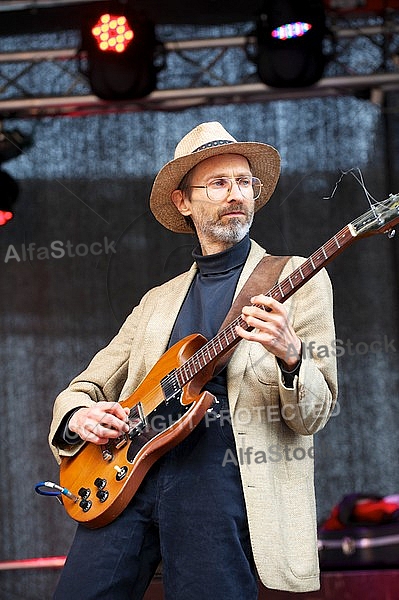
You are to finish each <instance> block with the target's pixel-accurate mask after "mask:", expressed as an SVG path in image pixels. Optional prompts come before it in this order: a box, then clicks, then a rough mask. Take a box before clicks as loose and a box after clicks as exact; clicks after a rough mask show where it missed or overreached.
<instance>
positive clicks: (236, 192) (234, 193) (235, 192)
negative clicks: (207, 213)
mask: <svg viewBox="0 0 399 600" xmlns="http://www.w3.org/2000/svg"><path fill="white" fill-rule="evenodd" d="M230 184H231V188H230V191H229V193H228V195H227V200H228V201H229V202H231V201H232V200H235V199H236V198H237V197H239V196H241V198H245V196H244V194H243V193H242V191H241V188H240V186H239V185H238V181H236V180H235V179H230Z"/></svg>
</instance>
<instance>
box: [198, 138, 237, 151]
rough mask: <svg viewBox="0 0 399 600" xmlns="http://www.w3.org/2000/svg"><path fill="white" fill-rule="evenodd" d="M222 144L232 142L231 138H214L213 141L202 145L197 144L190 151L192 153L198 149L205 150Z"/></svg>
mask: <svg viewBox="0 0 399 600" xmlns="http://www.w3.org/2000/svg"><path fill="white" fill-rule="evenodd" d="M224 144H233V141H232V140H214V141H213V142H208V143H207V144H203V145H202V146H199V147H198V148H196V149H195V150H193V151H192V154H194V152H199V151H200V150H205V149H206V148H214V147H215V146H223V145H224Z"/></svg>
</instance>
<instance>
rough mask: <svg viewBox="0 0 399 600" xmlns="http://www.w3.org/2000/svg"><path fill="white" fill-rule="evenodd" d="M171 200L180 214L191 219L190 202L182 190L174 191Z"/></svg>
mask: <svg viewBox="0 0 399 600" xmlns="http://www.w3.org/2000/svg"><path fill="white" fill-rule="evenodd" d="M171 198H172V202H173V204H174V205H175V206H176V208H177V210H178V211H179V213H181V214H182V215H183V216H184V217H189V216H190V215H191V208H190V202H189V200H188V199H187V197H186V195H185V194H184V192H182V190H174V191H173V192H172V196H171Z"/></svg>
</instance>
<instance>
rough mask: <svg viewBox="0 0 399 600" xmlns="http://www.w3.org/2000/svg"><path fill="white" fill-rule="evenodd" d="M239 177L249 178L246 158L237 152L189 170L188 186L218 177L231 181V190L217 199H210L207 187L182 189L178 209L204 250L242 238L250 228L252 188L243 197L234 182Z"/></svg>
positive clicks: (222, 155)
mask: <svg viewBox="0 0 399 600" xmlns="http://www.w3.org/2000/svg"><path fill="white" fill-rule="evenodd" d="M239 177H249V178H251V177H252V173H251V170H250V168H249V164H248V161H247V159H246V158H244V157H243V156H241V155H239V154H221V155H218V156H214V157H211V158H208V159H206V160H204V161H202V162H200V163H199V164H198V165H197V166H196V167H194V168H193V169H192V171H191V172H190V177H189V186H206V185H209V184H211V182H215V180H218V179H219V178H230V179H231V184H232V185H231V191H230V193H227V192H226V194H222V195H221V197H220V199H219V200H218V201H216V202H215V201H212V200H210V199H209V197H208V194H209V193H210V190H209V188H208V194H207V190H206V188H196V187H189V188H188V190H187V191H185V192H183V197H182V200H181V206H180V207H179V206H178V208H179V210H180V212H182V214H184V215H185V216H190V217H191V218H192V220H193V223H194V226H195V229H196V231H197V235H198V238H199V241H200V243H201V246H202V249H203V252H204V253H212V252H218V251H221V250H223V249H226V248H228V247H230V246H232V245H233V244H235V243H237V242H239V241H240V240H242V239H243V237H244V236H245V235H246V234H247V233H248V231H249V228H250V226H251V224H252V221H253V216H254V206H255V202H254V200H253V197H252V195H253V194H252V188H251V187H250V188H249V189H246V191H245V196H246V197H244V196H243V193H242V191H241V189H240V188H239V187H238V185H237V178H239ZM213 185H215V183H214V184H213ZM216 185H218V182H217V181H216ZM223 196H225V197H223Z"/></svg>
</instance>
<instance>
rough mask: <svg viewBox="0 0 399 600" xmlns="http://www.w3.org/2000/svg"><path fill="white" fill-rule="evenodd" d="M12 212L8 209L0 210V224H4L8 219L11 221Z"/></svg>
mask: <svg viewBox="0 0 399 600" xmlns="http://www.w3.org/2000/svg"><path fill="white" fill-rule="evenodd" d="M13 216H14V215H13V214H12V212H11V211H9V210H0V226H1V225H5V224H6V223H8V221H11V219H12V218H13Z"/></svg>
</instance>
